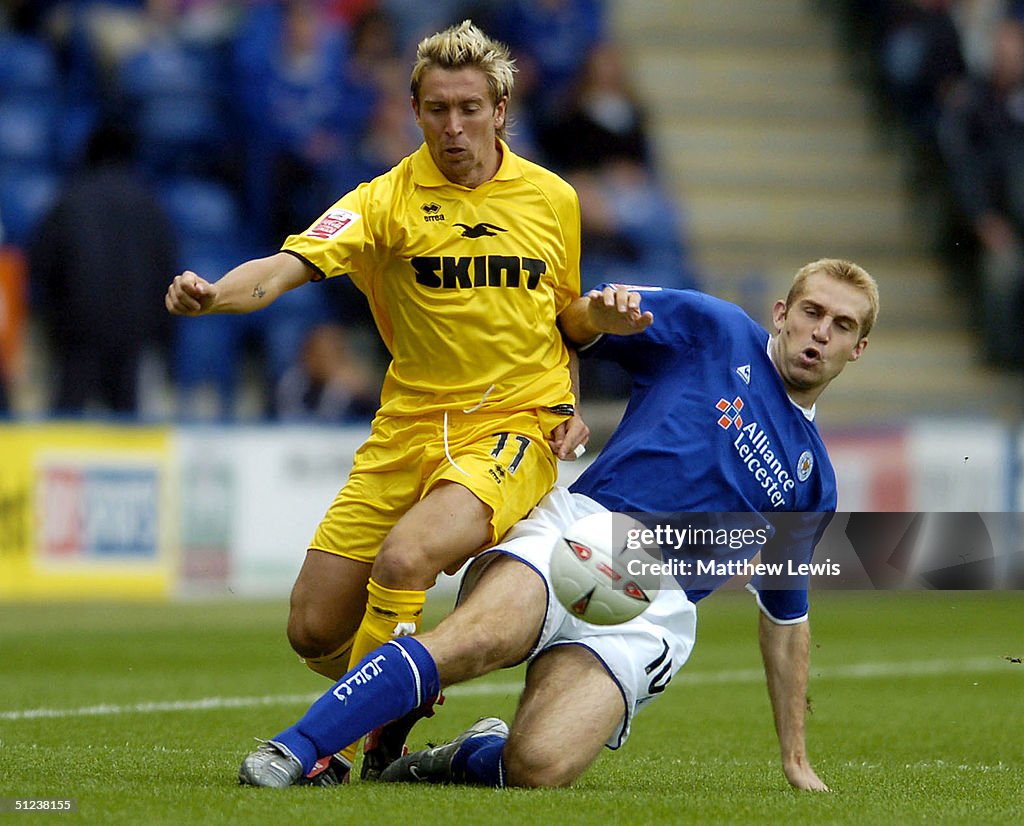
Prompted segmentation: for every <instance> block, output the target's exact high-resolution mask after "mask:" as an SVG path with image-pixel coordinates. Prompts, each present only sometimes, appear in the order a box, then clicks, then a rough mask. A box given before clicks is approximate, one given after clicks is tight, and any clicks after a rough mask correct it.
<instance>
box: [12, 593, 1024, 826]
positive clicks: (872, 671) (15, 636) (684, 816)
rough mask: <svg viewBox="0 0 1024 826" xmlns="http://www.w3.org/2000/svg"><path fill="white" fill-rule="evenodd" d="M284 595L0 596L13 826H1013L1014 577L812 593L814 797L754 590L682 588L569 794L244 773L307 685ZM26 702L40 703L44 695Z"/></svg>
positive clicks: (1017, 674) (1022, 609)
mask: <svg viewBox="0 0 1024 826" xmlns="http://www.w3.org/2000/svg"><path fill="white" fill-rule="evenodd" d="M286 610H287V609H286V606H285V605H284V604H283V603H280V602H269V603H268V602H244V601H232V602H216V603H206V602H195V603H184V604H177V603H176V604H166V605H122V604H119V605H95V604H83V605H63V604H57V605H46V606H42V605H3V606H0V798H14V797H18V798H26V797H27V798H49V797H59V798H69V797H70V798H75V799H76V800H77V806H78V809H77V812H75V813H66V814H31V815H28V814H26V815H21V814H7V815H0V820H4V821H6V820H8V819H9V820H10V822H12V823H21V822H26V823H27V822H40V821H46V822H50V821H55V822H58V823H73V822H82V823H104V824H107V823H126V824H158V823H167V824H192V823H197V824H201V823H214V824H219V823H223V824H248V823H254V824H255V823H279V824H291V823H353V822H367V823H386V824H396V825H398V824H411V823H417V824H418V823H427V824H438V826H447V824H453V823H474V824H490V823H496V824H499V823H500V824H510V823H515V824H517V826H520V825H521V824H533V823H538V824H549V823H557V824H559V826H565V825H566V824H575V823H581V824H582V823H587V824H594V823H605V824H612V823H627V822H635V823H638V824H648V823H666V824H669V823H672V824H675V823H705V824H706V823H743V824H750V823H786V824H799V823H813V824H818V823H851V824H854V823H856V824H864V823H894V824H896V823H899V824H905V823H927V824H936V823H972V824H973V823H977V824H981V823H984V824H992V823H1019V822H1021V817H1022V812H1024V664H1020V663H1016V662H1013V659H1014V658H1020V657H1021V656H1022V655H1024V593H1018V592H1010V593H1000V592H990V593H977V592H974V593H967V592H964V593H911V592H900V593H894V592H890V593H837V592H831V593H824V592H818V593H816V594H815V595H814V600H813V610H812V622H813V631H814V647H813V659H812V673H811V688H810V703H811V707H812V713H811V715H810V717H809V719H808V744H809V749H810V754H811V758H812V761H813V763H814V765H815V767H816V768H817V770H818V773H819V775H820V776H821V777H822V778H823V779H824V780H825V782H827V783H828V784H830V785H831V787H832V789H833V792H832V793H831V794H827V795H825V794H822V795H816V794H809V793H797V792H794V791H792V790H790V789H789V788H788V787H787V786H786V784H785V781H784V779H783V776H782V772H781V770H780V768H779V762H778V758H777V746H776V741H775V735H774V731H773V728H772V722H771V717H770V712H769V707H768V700H767V693H766V690H765V687H764V680H763V677H762V675H761V672H760V660H759V654H758V650H757V641H756V609H755V608H754V606H753V605H752V602H751V600H750V599H749V598H748V597H746V596H745V595H743V594H740V593H722V594H717V595H714V596H712V597H711V598H709V599H707V600H705V601H704V602H703V603H702V604H701V608H700V621H699V626H698V641H697V647H696V649H695V651H694V655H693V657H692V658H691V660H690V663H689V664H688V665H687V666H686V668H684V669H683V671H682V672H680V674H679V675H678V676H677V677H676V679H675V680H674V681H673V683H672V684H671V686H670V687H669V689H668V690H667V691H666V692H665V694H664V695H662V697H661V698H660V699H659V700H657V701H656V702H654V703H652V704H651V705H650V706H648V707H647V708H646V709H645V710H644V711H643V712H641V714H640V715H639V716H638V718H637V720H636V721H635V725H634V730H633V736H632V738H631V739H630V741H629V743H628V744H627V745H626V746H625V747H624V748H623V749H621V750H620V751H619V752H617V753H612V752H606V753H605V754H604V755H602V757H601V758H600V759H599V760H598V762H597V763H596V764H595V765H594V766H593V767H592V768H591V769H590V771H589V772H587V773H586V774H585V775H584V776H583V778H581V779H580V781H579V782H578V783H577V784H576V785H575V786H574V787H572V788H571V789H565V790H541V791H524V790H510V791H495V790H485V789H469V788H453V787H393V786H375V785H371V784H363V785H360V784H358V783H353V784H352V785H351V786H348V787H344V788H336V789H309V788H306V789H289V790H285V791H275V790H268V789H252V788H242V787H239V786H238V785H237V784H236V771H237V768H238V764H239V762H240V761H241V758H242V757H243V756H244V754H245V753H246V752H247V751H249V750H250V749H251V748H252V747H253V745H254V740H253V739H252V738H253V737H255V736H263V737H266V736H269V735H271V734H273V733H275V732H276V731H278V730H280V729H281V728H283V727H284V726H286V725H288V724H290V723H291V722H293V721H294V720H295V719H296V718H297V717H298V716H299V715H300V714H301V713H302V712H303V711H304V710H305V708H306V706H307V705H308V703H309V701H310V700H311V699H312V698H313V697H314V696H316V695H317V694H318V693H319V692H320V691H322V690H324V689H325V688H326V682H325V681H323V680H322V678H319V677H317V676H316V675H314V674H312V673H310V672H308V671H306V669H304V668H303V667H302V666H301V665H299V663H298V662H297V661H296V658H295V657H294V656H293V655H292V654H291V653H290V651H289V650H288V647H287V643H286V641H285V639H284V633H283V628H284V622H285V615H286ZM521 679H522V672H521V671H519V670H512V671H506V672H501V673H498V674H495V675H492V676H490V677H488V678H486V679H484V680H481V681H478V682H476V683H473V684H471V685H469V686H466V687H462V688H459V689H454V690H452V691H450V693H449V696H448V700H447V702H446V703H445V705H444V707H443V708H442V709H441V710H440V711H439V713H438V714H437V715H436V716H435V717H434V718H433V719H431V720H427V721H424V722H423V723H421V724H420V725H419V726H418V727H417V729H416V730H415V731H414V732H413V735H412V737H413V745H414V746H419V745H422V744H423V743H424V742H426V741H427V740H437V741H440V740H444V739H447V738H448V737H450V736H451V735H454V734H456V733H457V732H459V731H461V730H462V729H463V728H464V727H465V726H466V725H468V724H469V723H471V722H472V721H473V720H475V719H476V718H477V717H479V716H481V715H485V714H500V715H503V716H505V717H506V719H508V718H509V717H510V715H511V714H512V711H513V709H514V707H515V701H516V696H517V686H518V684H519V683H520V682H521ZM40 710H45V711H40Z"/></svg>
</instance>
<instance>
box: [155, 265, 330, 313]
mask: <svg viewBox="0 0 1024 826" xmlns="http://www.w3.org/2000/svg"><path fill="white" fill-rule="evenodd" d="M309 275H310V270H309V268H308V267H307V266H306V265H305V264H303V263H302V262H301V261H300V260H299V259H298V258H296V257H295V256H293V255H289V254H287V253H283V252H279V253H277V254H276V255H271V256H269V257H267V258H254V259H252V260H251V261H246V262H245V263H243V264H239V265H238V266H237V267H235V268H234V269H233V270H231V271H230V272H228V273H226V274H225V275H224V277H223V278H221V279H220V280H219V281H217V282H215V283H210V282H209V281H207V280H206V279H205V278H202V277H200V276H199V275H197V274H196V273H194V272H192V271H191V270H186V271H185V272H183V273H182V274H181V275H178V276H175V278H174V280H173V281H172V282H171V283H170V286H168V288H167V294H166V295H165V296H164V306H165V307H167V311H168V312H169V313H171V314H172V315H183V316H197V315H205V314H206V313H250V312H252V311H253V310H260V309H262V308H264V307H266V306H267V305H269V304H270V303H271V302H273V301H274V299H276V298H277V297H278V296H279V295H281V294H282V293H285V292H287V291H288V290H293V289H295V288H296V287H298V286H300V285H301V284H305V283H306V282H307V281H309Z"/></svg>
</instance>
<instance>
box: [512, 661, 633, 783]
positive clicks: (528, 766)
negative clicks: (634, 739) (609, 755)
mask: <svg viewBox="0 0 1024 826" xmlns="http://www.w3.org/2000/svg"><path fill="white" fill-rule="evenodd" d="M624 713H625V705H624V701H623V699H622V693H621V692H620V691H619V688H618V686H617V685H616V684H615V682H614V681H613V680H612V678H611V677H610V676H609V675H608V672H607V671H606V670H605V668H604V666H602V665H601V663H600V662H599V661H598V659H597V657H595V656H594V655H593V654H592V653H591V652H590V651H589V650H587V649H586V648H583V647H582V646H578V645H559V646H556V647H555V648H552V649H550V650H548V651H546V652H544V653H543V654H541V655H540V656H539V657H538V658H537V659H536V660H534V661H533V663H532V664H531V665H530V670H529V671H528V672H527V675H526V687H525V689H524V691H523V696H522V699H521V700H520V702H519V708H518V710H517V711H516V717H515V722H513V724H512V730H511V733H510V734H509V738H508V742H507V743H506V745H505V750H504V753H503V760H504V763H505V770H506V773H507V774H506V780H505V783H506V785H508V786H527V787H541V786H543V787H550V786H568V785H569V784H570V783H572V782H573V781H574V780H576V778H577V777H579V776H580V775H581V774H583V772H584V771H586V769H587V768H588V767H589V766H590V764H591V763H593V762H594V760H596V759H597V756H598V755H599V754H600V753H601V749H602V748H604V745H605V743H606V742H607V741H608V739H609V738H610V737H611V736H612V734H613V732H614V731H615V729H616V728H617V727H618V725H619V723H621V722H622V716H623V714H624Z"/></svg>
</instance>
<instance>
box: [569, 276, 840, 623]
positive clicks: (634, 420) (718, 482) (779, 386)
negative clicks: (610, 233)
mask: <svg viewBox="0 0 1024 826" xmlns="http://www.w3.org/2000/svg"><path fill="white" fill-rule="evenodd" d="M641 294H642V309H644V310H650V311H651V312H653V313H654V324H653V325H651V327H649V328H648V329H647V330H645V331H644V332H643V333H640V334H637V335H633V336H611V335H606V336H603V337H602V338H601V339H599V340H598V341H597V342H596V343H595V344H594V345H592V346H591V347H588V348H586V349H585V350H584V351H583V352H582V353H581V355H584V356H586V357H599V358H605V359H609V360H612V361H615V362H617V363H619V364H620V365H622V367H624V368H625V369H626V370H627V372H629V373H630V375H631V376H632V378H633V386H632V391H631V394H630V398H629V403H628V405H627V407H626V410H625V412H624V414H623V417H622V421H621V422H620V423H619V426H618V428H617V429H616V430H615V432H614V434H613V435H612V437H611V439H610V440H609V441H608V444H607V445H606V446H605V447H604V449H603V450H602V451H601V454H600V455H599V456H598V457H597V459H596V460H595V461H594V462H593V464H592V465H591V466H590V467H589V468H588V469H587V470H586V471H584V472H583V474H582V475H581V476H580V478H579V479H578V480H577V481H576V482H575V483H574V484H573V485H572V488H571V489H572V490H573V491H574V492H578V493H582V494H585V495H586V496H589V497H591V498H592V499H594V500H596V501H597V502H600V503H601V504H602V505H604V506H605V507H606V508H608V509H609V510H614V511H623V512H633V513H653V512H663V513H671V512H676V513H678V512H692V513H760V514H764V515H765V517H766V519H767V520H768V521H770V519H771V515H772V514H780V513H794V512H796V513H807V514H808V516H809V518H808V519H807V520H806V521H804V522H801V521H800V520H796V521H794V520H793V519H792V518H790V519H786V520H781V521H782V522H783V523H784V525H785V528H784V529H783V530H781V531H777V532H776V533H775V534H774V535H772V536H771V538H770V539H769V540H768V542H767V544H766V545H765V546H764V547H763V548H758V547H755V548H752V549H750V553H749V554H748V556H752V555H753V553H756V552H757V550H762V561H765V560H767V559H771V558H777V559H781V560H786V561H788V560H792V561H793V563H794V565H795V566H798V565H799V564H800V563H806V562H809V561H810V558H811V555H812V553H813V551H814V546H815V544H817V541H818V539H819V538H820V536H821V534H822V533H823V532H824V529H825V527H827V524H828V519H827V518H822V516H821V514H822V513H829V514H830V513H833V512H834V511H835V508H836V479H835V472H834V471H833V468H832V463H831V462H830V461H829V458H828V454H827V452H826V450H825V445H824V443H823V442H822V440H821V436H820V435H819V433H818V428H817V426H816V425H815V424H814V421H813V412H812V411H805V410H803V409H802V408H800V407H798V406H797V405H796V404H795V403H794V402H793V401H792V400H791V399H790V398H789V396H788V395H787V394H786V388H785V386H784V385H783V383H782V379H781V377H780V376H779V373H778V371H777V370H776V368H775V365H774V364H773V362H772V361H771V358H770V356H769V355H768V342H769V334H768V332H767V331H766V330H765V329H764V328H763V327H762V326H761V325H759V324H757V323H756V322H755V321H754V320H753V319H751V318H750V317H749V316H748V315H747V314H746V313H745V312H744V311H743V310H742V309H741V308H740V307H738V306H736V305H735V304H731V303H729V302H726V301H722V300H721V299H717V298H714V297H713V296H710V295H706V294H704V293H700V292H696V291H692V290H669V289H662V290H658V289H644V290H643V291H642V293H641ZM811 514H817V516H814V517H811ZM683 584H684V587H686V586H687V583H685V582H684V583H683ZM756 584H757V583H756V582H755V585H756ZM708 592H709V591H708V589H707V588H704V587H701V588H698V589H694V588H693V587H692V584H691V587H688V588H687V593H688V595H689V596H690V598H691V599H693V600H697V599H700V598H701V597H703V596H705V595H706V594H707V593H708ZM759 597H760V600H761V603H762V607H763V608H764V609H765V610H766V611H767V613H768V614H769V615H771V616H772V617H773V618H775V619H777V620H781V621H787V620H788V621H794V620H798V619H801V618H802V617H803V616H805V615H806V612H807V593H806V577H804V578H803V580H802V582H794V581H792V580H790V581H788V582H787V584H786V587H784V588H781V589H771V588H762V589H761V591H760V593H759Z"/></svg>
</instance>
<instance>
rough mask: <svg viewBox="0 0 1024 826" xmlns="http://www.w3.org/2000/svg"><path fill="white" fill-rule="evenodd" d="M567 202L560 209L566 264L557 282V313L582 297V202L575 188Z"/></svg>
mask: <svg viewBox="0 0 1024 826" xmlns="http://www.w3.org/2000/svg"><path fill="white" fill-rule="evenodd" d="M570 193H571V194H570V195H569V196H568V197H567V198H566V199H565V201H566V203H565V205H564V206H563V207H561V208H560V209H559V210H558V216H559V221H560V222H561V224H562V245H563V249H564V253H565V266H564V267H562V268H561V269H562V277H561V278H559V279H558V281H557V282H556V283H555V314H556V315H557V314H559V313H561V312H562V310H564V309H565V308H566V307H568V306H569V305H570V304H571V303H572V302H573V301H575V300H576V299H577V298H579V297H580V249H581V241H580V234H581V224H580V202H579V198H577V197H576V192H575V190H570Z"/></svg>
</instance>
